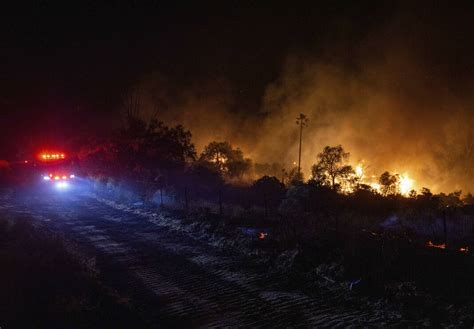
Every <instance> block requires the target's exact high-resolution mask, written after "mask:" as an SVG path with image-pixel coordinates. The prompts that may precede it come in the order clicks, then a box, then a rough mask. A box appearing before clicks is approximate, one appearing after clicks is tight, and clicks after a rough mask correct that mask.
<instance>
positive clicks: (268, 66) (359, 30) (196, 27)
mask: <svg viewBox="0 0 474 329" xmlns="http://www.w3.org/2000/svg"><path fill="white" fill-rule="evenodd" d="M470 18H472V5H471V4H470V1H465V2H457V1H455V2H449V4H448V2H445V3H444V4H443V5H441V4H439V3H437V2H417V5H410V2H392V1H385V2H383V4H381V3H380V2H379V1H374V2H365V1H363V2H359V1H351V2H339V1H335V2H334V1H323V2H319V3H317V2H314V3H313V4H312V5H311V6H307V5H304V4H296V3H294V2H287V3H285V4H281V5H276V4H272V5H267V6H263V5H261V6H259V5H258V2H256V1H255V2H241V1H224V2H219V3H218V4H216V3H202V2H199V3H194V4H193V5H184V4H182V5H173V6H171V5H170V4H165V3H164V2H163V3H161V2H156V1H142V2H140V1H129V2H128V3H127V4H123V3H115V4H108V5H100V4H97V3H96V1H83V2H80V3H78V4H70V3H69V2H63V3H62V4H60V5H58V4H56V3H52V2H48V1H36V2H32V4H30V5H28V6H26V5H25V4H23V5H21V6H17V7H16V8H4V10H2V22H1V32H0V38H1V40H2V42H1V47H2V50H1V56H2V64H1V66H0V83H1V90H0V113H1V117H0V120H1V126H0V127H1V132H2V137H1V138H2V148H1V150H2V153H3V154H4V155H5V154H6V153H11V152H12V150H14V149H16V148H18V147H19V145H18V143H25V142H27V141H28V140H29V142H30V143H31V140H35V141H37V140H38V138H39V140H41V138H51V137H54V138H64V139H69V138H71V137H73V136H71V135H74V136H76V137H77V136H82V135H86V134H99V133H100V132H101V131H103V130H106V129H109V128H111V127H115V126H117V125H118V124H119V122H120V118H119V111H118V108H119V105H120V102H121V97H122V96H123V95H124V93H126V91H127V90H128V89H129V88H131V87H132V86H133V85H134V84H136V83H137V82H138V81H140V80H141V79H143V78H146V77H148V76H150V75H153V74H159V75H160V76H161V77H165V80H166V84H167V95H168V97H170V98H173V97H179V93H180V90H183V89H186V90H187V89H192V88H193V87H194V86H199V84H201V82H202V81H207V82H209V81H216V82H217V83H219V81H225V83H226V84H227V85H228V91H227V92H228V93H230V94H231V95H232V98H233V100H234V101H233V102H232V104H231V106H230V109H228V110H229V111H231V112H235V113H241V114H243V115H245V116H252V115H259V114H261V112H262V98H263V97H264V94H265V90H266V89H267V86H268V85H269V84H271V83H273V82H274V81H276V80H277V79H278V78H279V77H280V76H281V74H282V70H283V67H284V65H285V62H286V60H287V58H288V56H289V55H294V54H298V56H300V57H302V58H306V57H308V58H312V59H314V58H317V59H322V60H324V61H325V62H328V63H335V64H336V65H339V66H341V67H343V68H344V70H347V71H349V72H355V73H357V70H359V69H360V67H359V64H358V63H359V62H360V58H361V57H365V56H369V57H370V56H373V57H374V58H376V57H377V56H379V55H380V56H382V54H381V53H379V49H377V47H376V45H377V42H380V43H384V44H385V43H386V42H387V41H388V40H390V39H391V38H395V39H397V40H398V41H400V40H404V39H405V38H406V43H405V44H404V41H403V42H402V43H401V44H400V47H401V48H403V47H409V48H411V47H414V48H417V49H418V50H419V51H417V56H419V57H421V58H422V59H423V62H424V63H425V64H424V65H426V67H428V70H427V72H428V73H427V74H430V75H432V76H433V79H435V80H436V79H440V80H443V81H445V82H446V88H450V89H452V90H454V92H459V93H460V94H463V93H465V92H466V90H471V89H469V88H471V87H470V86H469V85H470V84H471V83H472V48H471V46H472V19H470ZM398 19H400V21H401V22H406V24H405V23H402V24H400V26H404V29H403V30H401V31H395V32H393V31H392V32H390V30H388V32H387V34H386V35H385V36H384V35H382V36H380V35H378V36H377V41H376V42H375V47H373V46H374V44H373V43H372V44H371V43H370V42H369V43H368V44H369V45H371V47H373V48H371V49H363V50H362V51H361V46H360V45H361V44H364V43H366V42H367V40H371V38H372V35H373V34H374V33H377V31H378V30H379V28H380V27H383V26H385V25H386V22H388V21H394V20H398ZM411 32H413V35H415V37H412V33H411ZM392 33H393V34H392ZM384 39H385V40H384ZM425 44H426V47H425V46H424V45H425ZM46 131H47V134H46V133H45V132H46ZM46 136H48V137H46ZM19 137H21V138H19Z"/></svg>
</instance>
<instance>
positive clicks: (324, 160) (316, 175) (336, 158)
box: [311, 145, 355, 188]
mask: <svg viewBox="0 0 474 329" xmlns="http://www.w3.org/2000/svg"><path fill="white" fill-rule="evenodd" d="M349 156H350V154H349V152H344V149H343V148H342V146H341V145H338V146H334V147H331V146H326V147H325V148H324V150H323V152H321V153H319V154H318V159H319V161H318V163H316V164H314V165H313V167H312V170H311V172H312V175H313V180H314V181H315V182H318V183H320V184H321V185H330V186H331V187H332V188H338V186H340V185H341V184H343V183H345V182H347V181H348V180H349V179H350V178H351V176H355V175H354V169H353V168H352V166H350V165H347V164H346V163H347V161H348V159H349Z"/></svg>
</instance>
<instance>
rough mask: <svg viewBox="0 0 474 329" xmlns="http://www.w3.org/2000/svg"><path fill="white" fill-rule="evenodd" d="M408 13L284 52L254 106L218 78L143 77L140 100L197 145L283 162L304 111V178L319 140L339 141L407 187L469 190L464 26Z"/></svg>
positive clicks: (472, 149) (473, 148)
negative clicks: (178, 81)
mask: <svg viewBox="0 0 474 329" xmlns="http://www.w3.org/2000/svg"><path fill="white" fill-rule="evenodd" d="M417 20H418V17H412V16H403V17H395V18H394V19H393V20H392V21H390V22H389V23H387V24H386V25H385V26H383V27H379V28H378V29H376V30H375V31H371V32H370V33H368V34H367V35H366V36H365V38H362V40H360V42H359V43H358V44H357V45H351V46H350V47H347V46H341V45H340V44H338V43H335V44H332V43H331V42H330V41H328V42H327V45H324V46H323V47H322V48H323V49H324V50H325V51H323V53H318V54H308V53H304V54H302V53H293V54H288V56H287V60H286V62H285V63H284V65H283V67H282V68H281V70H280V72H281V73H280V75H279V78H278V79H276V80H275V81H273V82H272V83H270V84H269V85H267V86H266V87H265V92H264V94H263V95H262V103H261V107H260V111H259V112H258V113H249V111H245V109H239V108H238V106H237V105H236V104H238V102H237V100H238V97H245V95H240V94H239V93H238V92H236V90H234V87H233V85H232V83H231V82H230V81H226V80H225V79H217V80H216V79H207V80H204V81H201V82H200V83H199V84H196V85H194V86H189V87H187V88H184V89H182V90H179V91H178V92H176V91H175V92H173V93H172V94H171V92H169V90H170V89H169V88H168V87H167V82H166V79H164V78H162V77H160V78H158V79H157V78H156V77H150V78H147V79H144V82H143V84H142V85H144V86H145V87H144V90H146V93H145V94H146V95H145V96H144V97H145V98H146V99H147V101H146V102H145V103H146V104H147V106H146V107H145V108H146V109H147V113H148V114H150V113H153V112H155V110H154V109H158V110H156V113H157V116H158V117H159V118H160V119H161V120H163V121H166V122H170V123H181V124H183V125H184V126H185V127H186V128H188V129H190V130H191V131H192V133H193V137H194V141H195V143H196V145H197V147H198V150H201V149H202V147H203V146H204V145H205V144H207V143H208V142H209V141H212V140H228V141H229V142H231V143H232V144H234V145H235V146H239V147H241V148H242V150H243V151H244V153H245V154H246V155H247V156H249V157H251V158H252V159H253V160H254V161H256V162H282V163H283V164H284V165H285V166H286V167H287V168H289V167H291V166H292V165H293V163H294V161H296V160H297V157H298V127H297V125H296V123H295V119H296V117H297V115H298V114H299V113H305V114H306V115H307V116H308V117H309V119H310V121H309V123H308V126H307V127H305V129H304V132H303V156H302V169H303V172H304V173H305V176H306V177H307V178H308V177H309V175H310V168H311V165H312V164H313V163H315V161H316V156H317V154H318V153H319V152H320V151H321V150H322V148H323V147H324V146H325V145H337V144H342V145H343V147H344V148H345V149H346V150H347V151H349V152H350V153H351V162H352V164H353V165H356V164H358V163H361V162H362V163H363V164H364V166H365V167H366V175H367V176H369V177H370V176H372V175H376V176H377V177H378V176H379V175H380V174H381V173H382V172H383V171H385V170H388V171H390V172H398V173H400V174H405V173H406V174H408V175H409V176H410V177H412V178H413V179H415V188H416V189H420V188H421V187H423V186H427V187H429V188H431V189H432V190H434V191H452V190H458V189H462V190H463V191H465V192H467V191H472V190H473V186H474V166H473V164H474V128H473V127H474V118H473V117H474V116H473V104H474V97H473V84H472V75H470V74H469V73H466V72H465V71H466V68H471V66H470V65H465V66H463V65H464V64H465V63H466V62H467V63H469V62H470V60H469V58H471V57H470V55H469V53H467V54H466V52H469V49H466V48H465V47H464V45H466V44H467V41H466V40H465V39H463V37H462V35H464V34H461V37H459V34H458V35H457V37H456V35H450V33H452V32H453V29H444V28H443V25H442V23H443V22H442V21H441V22H438V21H436V22H432V21H429V22H424V23H423V20H421V21H420V22H419V23H418V21H417ZM437 24H438V25H437ZM433 27H436V28H433ZM459 28H460V29H462V28H463V27H462V26H460V27H459ZM439 40H442V42H440V41H439ZM466 58H467V59H468V60H466Z"/></svg>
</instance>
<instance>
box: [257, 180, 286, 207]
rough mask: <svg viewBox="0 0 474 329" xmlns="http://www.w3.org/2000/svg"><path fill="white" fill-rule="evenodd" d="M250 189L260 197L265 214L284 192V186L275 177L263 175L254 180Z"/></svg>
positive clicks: (277, 202) (274, 205)
mask: <svg viewBox="0 0 474 329" xmlns="http://www.w3.org/2000/svg"><path fill="white" fill-rule="evenodd" d="M252 189H253V190H254V191H255V192H256V193H257V195H258V196H259V197H261V199H262V201H263V206H264V209H265V216H267V214H268V212H269V210H270V209H273V208H275V207H276V206H277V205H278V204H279V202H280V200H281V199H282V198H283V196H284V194H285V186H284V185H283V184H282V183H281V182H280V181H279V180H278V178H276V177H273V176H272V177H270V176H263V177H261V178H259V179H258V180H256V181H255V182H254V183H253V185H252Z"/></svg>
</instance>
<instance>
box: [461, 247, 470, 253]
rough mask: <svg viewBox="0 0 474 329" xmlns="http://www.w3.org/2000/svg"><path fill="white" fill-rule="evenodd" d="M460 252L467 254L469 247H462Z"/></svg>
mask: <svg viewBox="0 0 474 329" xmlns="http://www.w3.org/2000/svg"><path fill="white" fill-rule="evenodd" d="M459 252H462V253H465V254H467V253H468V252H469V247H467V246H466V247H461V248H459Z"/></svg>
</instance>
